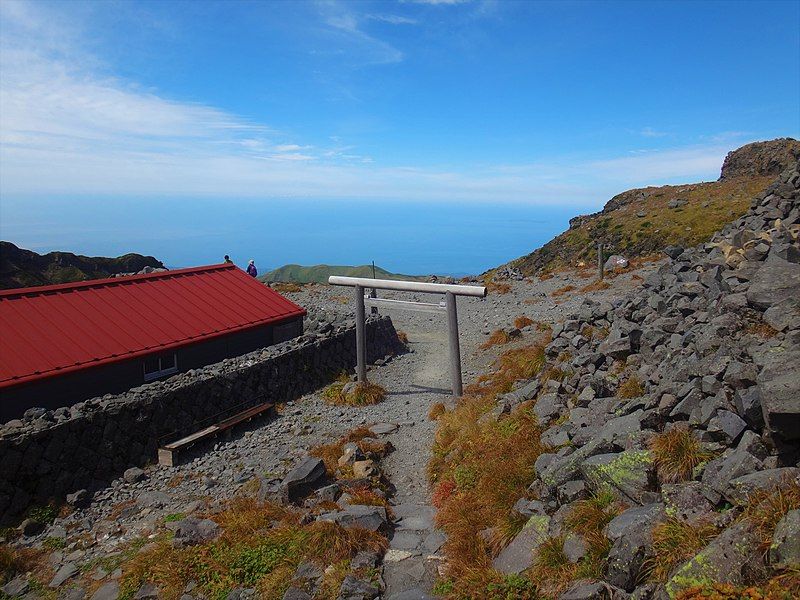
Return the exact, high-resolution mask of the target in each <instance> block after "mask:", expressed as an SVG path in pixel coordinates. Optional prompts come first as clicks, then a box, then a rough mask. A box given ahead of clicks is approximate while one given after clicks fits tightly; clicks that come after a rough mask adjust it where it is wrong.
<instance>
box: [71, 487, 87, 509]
mask: <svg viewBox="0 0 800 600" xmlns="http://www.w3.org/2000/svg"><path fill="white" fill-rule="evenodd" d="M91 501H92V494H91V493H90V492H89V490H78V491H76V492H73V493H72V494H67V504H69V505H70V506H72V507H74V508H86V507H87V506H89V504H90V503H91Z"/></svg>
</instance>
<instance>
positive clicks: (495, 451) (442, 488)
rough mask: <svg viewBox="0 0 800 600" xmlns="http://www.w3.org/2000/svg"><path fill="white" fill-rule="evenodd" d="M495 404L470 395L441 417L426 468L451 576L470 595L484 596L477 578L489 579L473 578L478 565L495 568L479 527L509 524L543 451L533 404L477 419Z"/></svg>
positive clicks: (484, 581)
mask: <svg viewBox="0 0 800 600" xmlns="http://www.w3.org/2000/svg"><path fill="white" fill-rule="evenodd" d="M493 404H494V403H493V400H492V399H491V397H490V396H489V397H475V396H471V397H470V396H467V397H464V398H463V399H462V400H461V401H460V402H459V404H458V406H456V408H455V409H454V410H452V411H449V412H447V413H445V414H444V415H442V416H440V418H439V429H438V431H437V435H436V442H435V444H434V448H433V455H434V456H433V459H432V460H431V462H430V464H429V469H428V470H429V474H430V478H431V482H432V483H433V484H434V497H433V501H434V504H435V505H437V506H438V507H439V512H438V515H437V522H438V524H439V526H440V527H442V528H443V529H444V530H445V532H446V533H447V535H448V539H447V542H446V543H445V546H444V552H445V554H446V556H447V559H448V569H449V575H450V576H451V577H453V579H454V582H455V586H456V588H457V589H458V590H460V591H462V592H463V594H462V595H464V596H468V597H482V596H481V594H482V593H483V592H484V591H485V588H484V589H479V588H480V586H479V585H478V583H476V581H478V580H480V581H483V583H486V584H487V585H488V582H489V581H488V580H485V578H482V577H478V578H477V579H475V576H476V573H475V571H476V569H477V570H480V571H482V572H485V571H487V570H489V569H490V568H491V559H490V558H489V556H488V555H487V553H486V551H487V547H486V543H485V542H484V540H483V539H482V538H481V537H480V536H479V535H478V532H479V531H481V530H482V529H485V528H487V527H500V528H501V529H502V528H503V527H507V526H508V520H507V517H508V515H509V513H510V512H511V508H512V506H513V504H514V502H515V500H516V499H517V498H519V497H521V496H523V495H524V494H525V493H526V490H527V486H528V485H529V484H530V482H531V481H533V478H534V476H535V472H534V468H533V463H534V461H535V460H536V458H537V457H538V456H539V454H540V453H541V452H542V447H541V445H540V444H539V442H538V440H539V435H540V430H539V427H538V425H537V423H536V418H535V416H534V415H533V413H532V412H531V410H530V406H524V407H522V408H521V409H518V410H516V411H515V412H514V413H512V414H511V415H509V416H508V417H507V418H505V419H503V420H502V421H499V422H497V421H493V420H489V421H486V420H483V422H479V420H480V417H481V416H482V415H483V414H485V413H486V412H488V411H489V410H490V409H491V408H492V406H493ZM484 574H485V573H484ZM489 580H491V577H490V578H489ZM470 582H472V583H470Z"/></svg>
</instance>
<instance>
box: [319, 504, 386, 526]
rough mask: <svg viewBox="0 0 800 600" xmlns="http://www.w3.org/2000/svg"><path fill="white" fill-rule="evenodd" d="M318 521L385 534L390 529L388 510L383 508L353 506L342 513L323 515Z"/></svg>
mask: <svg viewBox="0 0 800 600" xmlns="http://www.w3.org/2000/svg"><path fill="white" fill-rule="evenodd" d="M317 520H318V521H332V522H334V523H338V524H339V525H341V526H342V527H348V528H349V527H361V528H362V529H368V530H370V531H382V532H385V531H387V530H388V528H389V522H388V519H387V518H386V509H385V508H384V507H382V506H365V505H362V504H352V505H350V506H347V507H345V508H344V509H342V510H340V511H334V512H329V513H323V514H321V515H319V516H318V517H317Z"/></svg>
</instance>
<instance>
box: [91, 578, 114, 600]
mask: <svg viewBox="0 0 800 600" xmlns="http://www.w3.org/2000/svg"><path fill="white" fill-rule="evenodd" d="M117 598H119V583H117V582H116V581H109V582H108V583H104V584H103V585H101V586H100V587H99V588H97V591H96V592H95V593H94V594H92V598H91V600H117Z"/></svg>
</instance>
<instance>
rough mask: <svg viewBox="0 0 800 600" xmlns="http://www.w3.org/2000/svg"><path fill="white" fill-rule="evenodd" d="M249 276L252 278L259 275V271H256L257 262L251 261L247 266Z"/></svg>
mask: <svg viewBox="0 0 800 600" xmlns="http://www.w3.org/2000/svg"><path fill="white" fill-rule="evenodd" d="M247 274H248V275H250V277H255V276H256V275H258V269H256V261H254V260H253V259H250V262H249V263H248V265H247Z"/></svg>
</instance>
